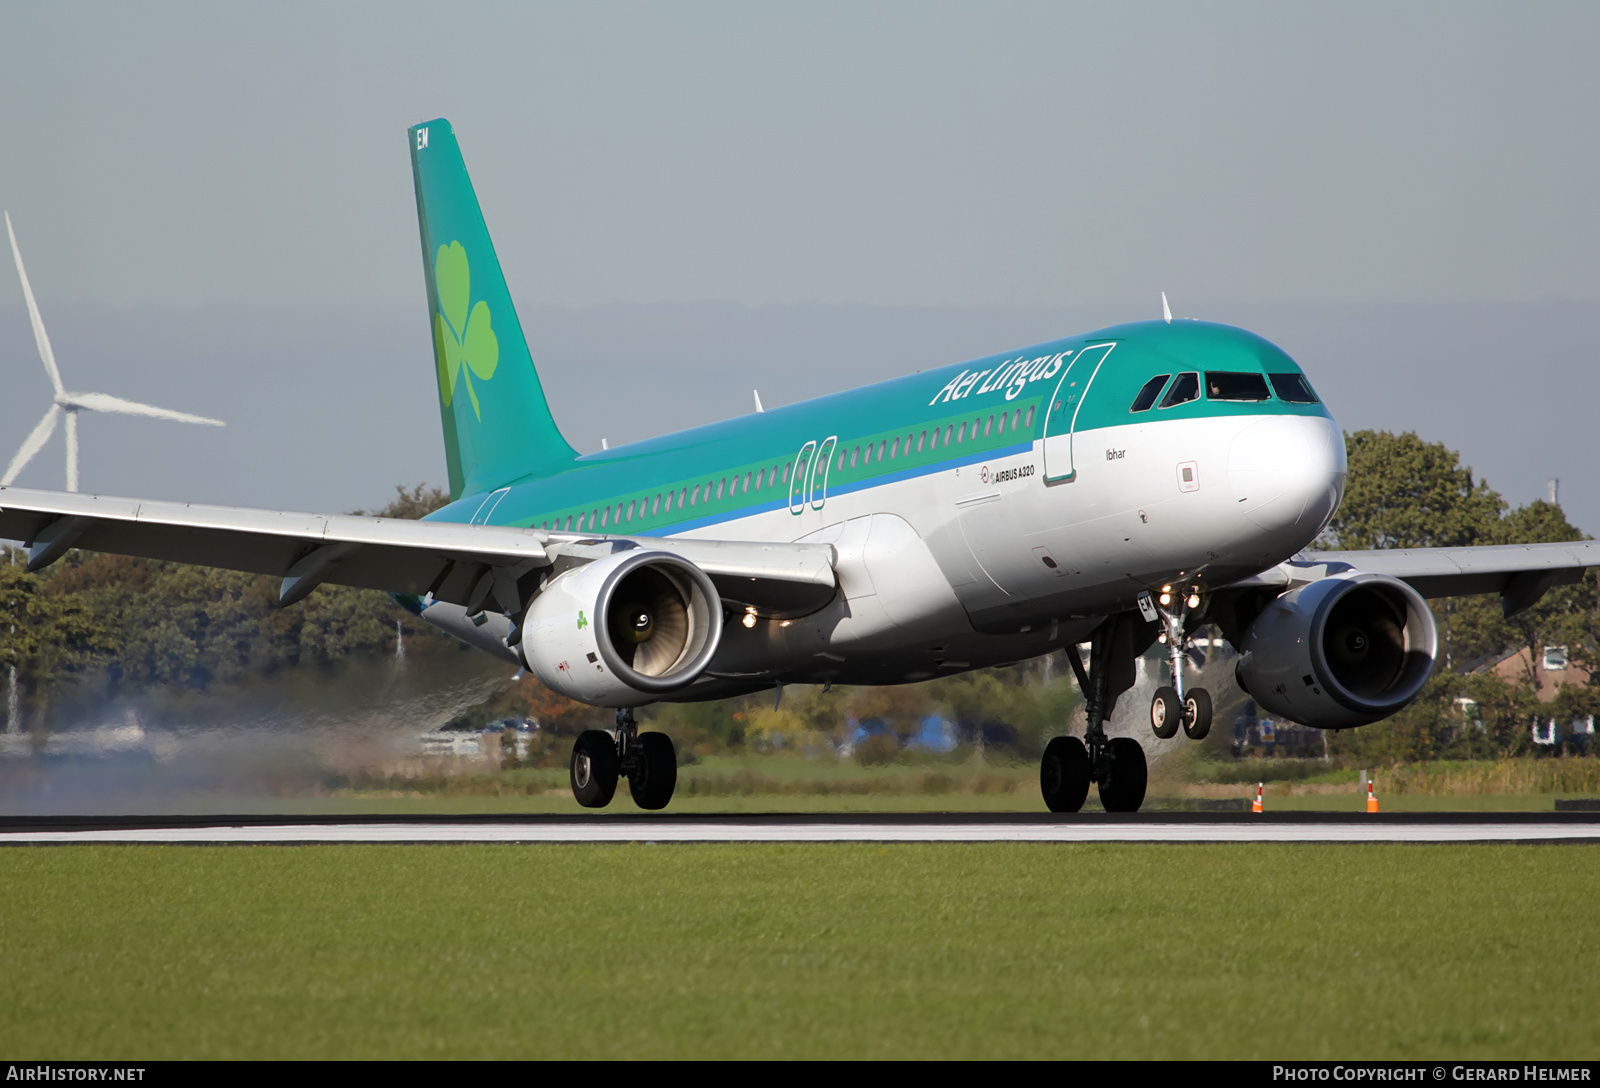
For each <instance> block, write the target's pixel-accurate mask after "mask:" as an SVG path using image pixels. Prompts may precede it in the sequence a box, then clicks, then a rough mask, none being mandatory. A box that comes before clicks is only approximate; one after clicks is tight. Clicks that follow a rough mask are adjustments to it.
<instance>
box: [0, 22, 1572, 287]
mask: <svg viewBox="0 0 1600 1088" xmlns="http://www.w3.org/2000/svg"><path fill="white" fill-rule="evenodd" d="M1597 44H1600V5H1595V4H1593V3H1584V4H1496V5H1482V4H1472V3H1464V2H1462V0H1450V2H1446V3H1401V4H1395V3H1381V4H1348V3H1346V4H1317V5H1312V4H1285V3H1263V4H1224V3H1203V4H1193V3H1182V4H1177V3H1174V4H1136V3H1124V4H1114V5H1113V4H1104V3H1097V4H1085V5H1069V4H1064V3H1045V4H1006V3H990V2H985V3H981V4H980V3H970V4H937V3H930V2H917V3H905V4H898V3H897V4H889V3H883V4H873V3H863V2H860V0H852V2H849V3H840V4H829V3H818V2H808V3H805V4H783V5H778V4H761V3H750V2H739V3H727V4H712V3H701V4H687V3H685V4H668V3H647V4H606V3H582V4H577V3H572V4H559V5H550V4H531V3H516V4H486V5H480V4H460V3H452V4H439V3H427V4H415V5H406V4H396V3H384V4H377V5H368V4H354V3H346V4H327V3H315V4H304V5H298V4H292V3H272V4H263V5H249V4H210V3H208V4H197V5H186V4H154V3H138V4H72V3H50V4H17V3H14V2H6V3H4V4H3V6H0V101H4V102H5V104H6V107H7V108H6V111H5V112H6V121H5V125H4V129H3V132H4V143H3V150H0V204H3V205H4V206H5V207H7V208H9V209H10V210H11V212H12V215H13V217H14V218H15V219H16V220H17V226H18V230H19V232H20V233H21V236H22V239H23V244H24V246H25V247H26V248H25V253H26V254H27V255H28V257H29V259H30V261H31V262H32V268H33V273H34V276H35V281H36V286H37V289H38V291H39V294H40V295H41V297H43V298H63V299H75V300H86V301H97V302H108V303H117V304H125V303H137V302H152V303H166V304H176V305H191V304H194V303H199V302H211V301H228V302H239V301H243V302H251V303H258V304H276V303H314V304H322V305H342V304H349V303H379V304H390V303H414V302H416V301H417V300H418V299H420V298H421V295H422V284H421V275H420V269H419V262H418V256H417V242H416V235H415V210H414V204H413V198H412V190H411V178H410V172H409V165H408V162H407V158H406V152H405V147H404V139H405V137H404V130H405V128H406V126H407V125H409V124H411V123H413V122H416V121H420V120H425V119H429V118H433V117H437V116H445V117H448V118H450V119H451V120H452V121H453V122H454V124H455V126H456V129H457V132H458V134H459V136H460V138H461V144H462V147H463V150H464V153H465V155H466V158H467V163H468V166H469V168H470V169H471V170H472V172H473V176H474V180H475V182H476V184H477V187H478V190H479V193H480V195H481V198H482V201H483V203H484V205H485V209H486V212H487V215H488V218H489V222H490V226H491V229H492V231H493V232H494V235H495V238H496V241H497V245H498V248H499V251H500V253H501V255H502V259H503V261H504V263H505V265H506V272H507V274H508V276H509V278H510V281H511V284H512V288H513V291H514V292H515V293H516V294H517V295H518V296H519V297H521V296H527V297H530V298H533V299H536V300H538V301H539V302H540V303H541V304H545V305H553V306H587V305H595V304H605V303H611V302H661V301H703V300H717V301H734V302H743V303H747V304H764V303H775V302H776V303H810V302H843V303H860V304H871V305H915V306H965V307H973V306H976V307H1038V306H1075V305H1082V304H1097V303H1118V302H1123V301H1127V300H1129V299H1134V298H1138V299H1145V298H1148V297H1151V296H1152V295H1153V294H1154V293H1155V292H1156V291H1158V290H1163V289H1164V290H1167V291H1169V292H1170V293H1171V294H1172V295H1173V297H1174V298H1176V299H1179V300H1185V301H1189V302H1191V303H1192V302H1201V301H1204V302H1213V301H1219V300H1227V301H1232V300H1242V301H1250V302H1261V301H1274V300H1325V301H1344V302H1348V301H1419V300H1420V301H1478V300H1492V301H1504V300H1515V299H1531V298H1542V297H1545V296H1558V297H1563V298H1578V299H1595V298H1600V261H1597V259H1596V254H1597V253H1600V218H1597V217H1596V215H1595V212H1594V190H1595V185H1596V180H1597V178H1600V126H1596V125H1595V124H1594V120H1593V108H1594V105H1595V103H1596V102H1600V65H1596V64H1595V63H1594V61H1593V54H1594V50H1595V48H1596V46H1597Z"/></svg>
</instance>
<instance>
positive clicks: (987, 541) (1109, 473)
mask: <svg viewBox="0 0 1600 1088" xmlns="http://www.w3.org/2000/svg"><path fill="white" fill-rule="evenodd" d="M1218 372H1221V373H1230V374H1239V373H1254V374H1260V375H1263V376H1266V375H1274V374H1275V375H1280V376H1281V375H1283V374H1295V375H1298V374H1299V373H1300V371H1299V368H1298V367H1297V366H1296V365H1295V364H1294V363H1293V361H1292V360H1290V359H1289V358H1288V356H1286V355H1285V354H1284V353H1283V352H1281V351H1279V350H1278V349H1277V348H1276V347H1274V346H1273V345H1271V344H1269V343H1268V342H1266V341H1265V340H1262V339H1261V338H1259V337H1257V336H1254V335H1253V334H1250V333H1248V332H1245V331H1243V330H1239V329H1234V328H1230V327H1227V326H1220V325H1212V324H1207V323H1200V322H1184V321H1180V322H1177V323H1173V324H1167V323H1164V322H1149V323H1139V324H1132V325H1124V326H1118V327H1115V328H1110V329H1105V330H1102V331H1100V332H1099V333H1097V334H1095V335H1093V336H1084V337H1074V338H1070V339H1066V340H1061V341H1055V342H1051V343H1048V344H1042V345H1038V346H1035V347H1032V348H1029V349H1026V350H1024V351H1019V352H1012V353H1008V354H1005V355H999V356H994V357H991V358H986V359H980V360H977V361H975V362H972V363H967V364H963V365H957V366H951V367H945V368H942V369H939V370H933V371H928V372H925V373H919V374H915V375H911V376H908V377H905V378H900V379H896V380H893V381H888V382H883V383H879V384H877V385H873V386H868V387H866V388H863V389H859V390H854V391H851V392H846V393H840V394H837V395H834V396H829V397H823V398H819V399H817V400H813V401H807V402H804V403H801V404H795V405H791V406H787V407H784V408H776V409H772V410H769V411H766V412H763V413H754V414H751V415H749V416H744V417H741V418H738V419H733V420H728V421H725V422H721V423H717V424H712V425H709V426H705V427H698V428H695V429H692V430H688V431H683V432H679V433H676V434H671V435H665V436H662V437H659V438H654V439H649V440H646V441H643V442H637V443H632V444H630V445H626V446H619V447H616V448H614V449H609V450H605V451H602V452H599V453H594V454H588V455H584V456H577V457H574V458H572V459H571V460H570V461H569V462H568V463H567V464H566V466H565V467H563V468H562V469H561V470H560V471H556V472H548V471H547V472H542V473H540V474H538V475H537V476H534V477H530V478H527V479H522V480H516V481H512V482H510V483H508V484H505V485H503V486H500V487H497V488H494V489H492V490H489V491H483V490H479V491H477V492H476V493H473V494H463V495H462V497H461V498H460V499H459V500H457V501H455V502H453V503H451V504H450V505H449V506H447V507H445V508H444V509H442V510H440V511H438V512H437V513H436V514H434V515H432V517H433V518H435V519H439V520H447V521H457V522H471V521H477V522H480V523H484V524H495V525H513V526H528V527H536V528H543V529H548V530H550V531H551V532H552V533H560V534H562V535H566V534H567V533H569V532H570V533H573V534H576V535H583V534H593V535H595V536H607V537H615V536H631V535H638V536H646V537H656V538H660V537H677V536H682V537H705V538H713V539H718V540H744V541H816V542H824V543H829V544H832V545H833V547H834V549H835V551H836V554H837V563H836V570H837V574H838V581H839V593H838V594H837V595H836V596H835V597H834V599H833V600H832V601H831V602H830V603H828V604H827V605H825V606H824V607H822V608H821V609H820V610H818V611H814V612H811V613H810V614H808V615H782V614H779V613H772V614H758V613H757V612H755V611H753V612H752V613H751V615H750V617H749V619H748V620H746V621H745V622H742V623H738V622H729V623H728V625H727V626H726V633H725V635H724V638H723V643H722V647H721V649H720V650H719V651H718V653H717V656H716V658H715V659H714V660H713V662H712V664H711V666H710V668H709V669H708V671H707V675H706V676H705V677H704V678H703V679H702V680H701V681H700V682H698V683H696V684H694V685H693V686H692V688H690V689H688V690H687V691H685V692H683V693H682V694H681V695H680V696H678V697H687V698H711V697H716V696H719V695H723V694H728V693H731V692H733V691H738V690H748V689H751V688H757V687H764V686H770V685H771V684H773V683H790V682H840V683H894V682H907V681H915V680H922V679H927V678H929V677H931V676H936V675H940V674H942V673H948V672H953V671H960V670H962V669H966V668H976V667H982V666H987V665H993V664H998V663H1003V662H1009V661H1015V660H1019V659H1022V658H1026V657H1032V656H1035V655H1037V654H1040V653H1044V652H1047V651H1049V650H1051V649H1053V648H1055V647H1058V646H1060V645H1062V644H1064V643H1065V642H1067V641H1069V640H1076V639H1079V638H1081V637H1083V636H1084V634H1085V633H1086V632H1087V631H1088V630H1089V629H1091V628H1092V627H1093V626H1094V625H1096V624H1097V623H1098V622H1099V621H1100V619H1101V618H1102V617H1104V616H1105V615H1107V614H1108V613H1112V612H1117V611H1122V610H1126V609H1130V608H1133V607H1135V602H1136V598H1137V596H1138V595H1139V594H1140V593H1141V592H1143V591H1146V590H1150V589H1152V588H1158V587H1160V586H1161V585H1163V584H1167V583H1170V582H1173V581H1176V580H1184V581H1188V582H1195V583H1198V584H1201V585H1212V586H1215V585H1222V584H1225V583H1227V582H1229V581H1233V580H1235V579H1238V578H1240V577H1245V576H1248V575H1250V574H1254V573H1256V572H1258V571H1262V570H1265V569H1267V568H1269V567H1271V566H1273V565H1275V564H1277V563H1279V562H1281V561H1282V560H1284V559H1286V558H1288V557H1289V556H1291V555H1293V554H1294V553H1295V552H1297V551H1299V550H1301V549H1303V548H1304V547H1305V546H1306V545H1307V544H1309V543H1310V542H1311V541H1312V540H1313V539H1314V538H1315V536H1316V535H1317V533H1318V532H1319V531H1320V530H1321V528H1322V527H1323V526H1324V525H1325V524H1326V522H1327V520H1328V518H1329V517H1331V516H1332V513H1333V511H1334V509H1335V508H1336V507H1337V505H1338V500H1339V497H1340V492H1341V489H1342V487H1343V481H1344V473H1345V459H1344V444H1343V440H1342V437H1341V435H1340V432H1339V429H1338V427H1337V426H1336V424H1335V423H1334V421H1333V419H1332V418H1331V417H1330V416H1329V414H1328V413H1327V411H1326V409H1325V408H1324V407H1323V406H1322V405H1321V404H1320V403H1315V402H1313V403H1291V402H1288V401H1284V400H1281V399H1279V398H1278V396H1276V395H1275V393H1274V394H1269V395H1268V397H1267V398H1266V399H1262V400H1251V401H1240V400H1222V399H1217V398H1214V397H1211V396H1208V395H1207V390H1206V388H1205V376H1206V375H1207V374H1208V373H1218ZM1184 373H1193V374H1196V375H1197V376H1198V378H1199V380H1200V382H1201V385H1202V391H1201V394H1200V396H1198V397H1197V398H1196V399H1193V400H1189V401H1187V402H1185V403H1180V404H1176V405H1174V406H1172V407H1167V408H1162V407H1159V406H1152V407H1150V408H1146V409H1144V410H1142V411H1133V410H1132V406H1133V403H1134V401H1135V398H1136V397H1137V395H1138V393H1139V391H1140V389H1141V387H1143V386H1144V385H1145V384H1146V383H1148V382H1150V381H1151V380H1152V379H1154V378H1158V377H1159V376H1161V375H1163V374H1165V375H1169V376H1174V377H1173V380H1171V381H1169V382H1168V383H1167V385H1168V386H1169V387H1170V386H1171V385H1173V384H1174V381H1175V380H1176V378H1175V376H1177V375H1181V374H1184ZM1301 399H1302V400H1303V399H1304V398H1301ZM935 435H937V440H935V437H934V436H935ZM451 626H454V625H451Z"/></svg>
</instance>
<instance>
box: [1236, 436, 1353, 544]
mask: <svg viewBox="0 0 1600 1088" xmlns="http://www.w3.org/2000/svg"><path fill="white" fill-rule="evenodd" d="M1344 478H1345V455H1344V436H1343V435H1341V434H1340V433H1339V428H1338V427H1337V426H1335V424H1334V422H1333V420H1331V419H1328V418H1326V417H1323V416H1271V417H1268V418H1266V419H1261V420H1257V421H1256V422H1254V423H1251V424H1249V425H1248V426H1246V427H1245V428H1244V429H1243V430H1241V431H1240V432H1239V433H1238V434H1237V435H1236V436H1234V439H1233V445H1232V447H1231V448H1230V449H1229V451H1228V486H1229V487H1230V488H1232V490H1233V497H1234V499H1235V500H1236V504H1237V507H1238V509H1239V510H1240V511H1241V512H1242V513H1243V514H1244V515H1245V516H1246V517H1248V518H1249V519H1250V520H1251V521H1252V522H1254V523H1255V524H1256V525H1257V526H1259V527H1260V528H1261V529H1264V530H1266V531H1268V532H1270V533H1274V534H1279V533H1282V534H1286V535H1293V536H1296V537H1298V538H1300V539H1299V540H1298V541H1297V542H1296V543H1295V544H1294V545H1293V546H1295V547H1304V546H1305V545H1306V544H1308V543H1310V542H1311V540H1312V538H1313V537H1315V536H1316V534H1317V533H1318V532H1319V531H1320V530H1321V529H1322V526H1323V525H1324V524H1326V523H1327V520H1328V518H1330V517H1331V516H1332V515H1333V512H1334V510H1335V509H1337V508H1338V505H1339V498H1340V496H1341V495H1342V494H1343V492H1344Z"/></svg>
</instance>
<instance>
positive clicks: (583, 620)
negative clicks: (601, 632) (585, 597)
mask: <svg viewBox="0 0 1600 1088" xmlns="http://www.w3.org/2000/svg"><path fill="white" fill-rule="evenodd" d="M587 626H589V621H588V619H587V618H585V616H584V614H583V609H581V608H580V609H578V630H580V631H582V630H583V629H584V628H585V627H587Z"/></svg>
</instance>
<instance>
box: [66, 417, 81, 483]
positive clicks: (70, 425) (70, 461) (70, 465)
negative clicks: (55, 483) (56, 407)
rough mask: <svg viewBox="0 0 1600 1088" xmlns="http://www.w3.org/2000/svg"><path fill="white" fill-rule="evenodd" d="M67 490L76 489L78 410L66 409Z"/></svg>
mask: <svg viewBox="0 0 1600 1088" xmlns="http://www.w3.org/2000/svg"><path fill="white" fill-rule="evenodd" d="M67 490H68V491H77V490H78V410H77V409H76V408H68V409H67Z"/></svg>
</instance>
